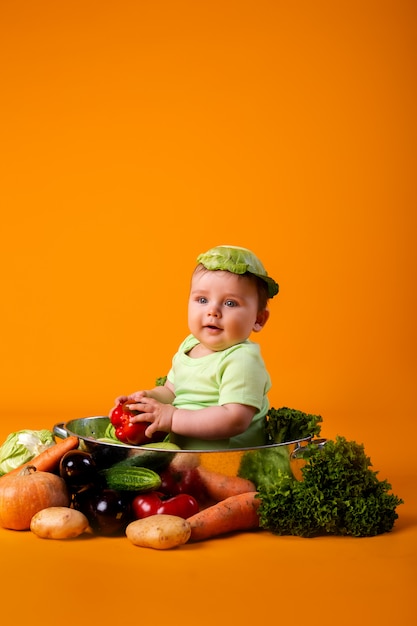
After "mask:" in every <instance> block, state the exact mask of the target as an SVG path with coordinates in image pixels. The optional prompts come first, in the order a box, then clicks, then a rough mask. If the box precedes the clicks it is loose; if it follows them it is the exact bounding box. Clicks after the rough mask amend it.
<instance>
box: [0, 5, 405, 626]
mask: <svg viewBox="0 0 417 626" xmlns="http://www.w3.org/2000/svg"><path fill="white" fill-rule="evenodd" d="M0 28H1V33H0V34H1V36H0V50H1V58H2V63H1V70H0V72H1V85H2V98H1V100H0V111H1V118H2V120H3V125H2V126H3V128H2V149H1V152H0V160H1V164H0V165H1V166H0V203H1V207H2V233H3V236H2V245H1V248H0V255H1V259H0V261H1V268H2V286H1V291H2V305H1V313H0V315H1V317H2V319H1V337H0V344H1V350H2V371H1V391H2V393H1V398H0V439H2V440H4V438H5V437H6V435H7V434H8V433H9V432H11V431H13V430H18V429H21V428H31V427H33V428H38V427H52V426H53V425H54V424H55V423H57V422H61V421H65V420H67V419H70V418H74V417H82V416H87V415H99V414H103V413H106V412H107V411H108V409H109V407H110V406H111V405H112V403H113V399H114V398H115V397H116V396H117V395H119V394H121V393H124V392H130V391H133V390H135V389H138V388H142V387H147V386H149V385H152V384H153V383H154V380H155V378H156V377H158V376H160V375H163V374H164V373H166V371H167V369H168V367H169V365H170V359H171V356H172V354H173V352H174V350H175V349H176V347H177V345H178V344H179V342H180V341H181V339H182V338H183V336H184V334H185V333H186V332H187V328H186V299H187V291H188V283H189V276H190V273H191V271H192V269H193V266H194V260H195V257H196V256H197V254H198V253H199V252H201V251H203V250H205V249H207V248H208V247H210V246H212V245H216V244H219V243H232V244H236V245H243V246H247V247H250V248H252V249H253V250H254V251H255V252H257V253H259V255H260V257H261V258H262V260H263V262H264V263H265V265H266V267H267V269H268V271H269V272H270V273H271V275H272V276H273V277H274V278H275V279H276V280H277V281H278V282H279V283H280V286H281V293H280V295H279V296H278V297H277V298H276V299H274V300H273V301H272V303H271V319H270V321H269V322H268V324H267V326H266V328H265V329H264V330H263V331H262V333H260V334H259V335H257V336H256V339H257V340H258V341H259V342H260V344H261V346H262V351H263V354H264V357H265V360H266V362H267V365H268V368H269V370H270V373H271V376H272V380H273V388H272V390H271V394H270V399H271V404H272V405H273V406H275V407H279V406H291V407H294V408H299V409H301V410H305V411H308V412H313V413H320V414H321V415H322V416H323V420H324V421H323V433H322V434H323V435H324V436H326V437H330V438H331V437H334V436H335V435H336V434H340V435H343V436H346V437H347V438H348V439H354V440H356V441H358V442H361V443H364V444H365V449H366V451H367V453H368V454H369V456H370V457H371V459H372V461H373V465H374V467H375V469H377V470H378V471H379V472H380V476H381V478H388V479H389V481H390V482H391V484H392V486H393V490H394V491H395V493H396V494H397V495H399V496H400V497H402V498H403V499H404V500H405V504H404V505H402V506H401V507H400V508H399V510H398V513H399V515H400V518H399V520H398V521H397V524H396V525H395V528H394V531H393V532H392V533H389V534H387V535H384V536H380V537H376V538H372V539H360V540H348V539H336V538H323V539H313V540H303V539H299V538H291V537H287V538H278V537H273V536H271V535H269V534H268V533H256V534H253V535H251V534H244V535H238V536H235V537H228V538H224V539H221V540H220V539H219V540H216V541H212V542H206V543H204V544H201V545H196V546H186V547H184V548H183V549H181V550H178V551H172V552H169V553H167V552H162V553H160V552H157V551H147V550H140V549H136V548H133V546H131V545H130V544H129V543H128V542H127V540H124V539H123V538H118V539H113V540H110V539H104V538H94V540H90V539H89V540H77V541H73V542H69V543H66V542H52V541H49V542H48V541H45V540H38V539H37V538H35V537H34V536H32V535H31V534H30V533H14V532H12V531H4V530H3V531H0V552H1V560H2V568H1V574H0V580H1V587H0V588H1V594H2V598H3V602H5V603H7V604H8V606H12V607H14V609H13V610H14V611H15V615H16V618H17V617H19V619H20V620H21V621H22V623H24V622H26V623H30V624H32V625H33V626H38V624H39V625H40V624H45V623H51V624H52V623H55V622H56V619H58V618H59V621H60V623H61V624H62V625H65V624H67V623H68V624H69V623H73V621H74V620H76V621H77V623H78V624H81V625H82V624H84V623H85V624H91V623H92V622H93V621H94V622H95V623H100V621H102V620H104V619H105V620H106V622H107V621H111V620H117V621H118V622H119V621H121V620H125V621H127V620H131V619H134V620H135V621H136V622H138V623H139V622H140V623H145V621H146V620H149V621H151V620H152V622H155V620H158V623H164V622H165V621H166V622H167V623H171V624H181V625H182V626H186V625H187V624H194V623H196V621H197V619H198V621H202V623H204V621H205V620H206V621H211V622H212V621H213V619H215V620H216V622H217V623H219V624H226V623H229V622H230V621H232V620H233V621H236V622H239V621H242V620H243V619H244V620H245V622H246V621H247V622H249V621H255V620H256V622H257V623H258V624H262V623H266V622H268V623H270V622H271V620H274V621H278V620H280V619H283V618H285V619H286V621H288V620H291V622H295V621H300V620H303V621H304V620H305V619H307V616H308V619H309V622H310V624H315V623H317V624H321V625H324V626H325V625H327V624H331V623H332V624H333V623H334V622H337V623H338V624H340V625H342V626H343V625H345V624H346V625H347V624H351V623H352V622H353V621H354V622H355V623H357V624H360V625H361V624H392V623H393V621H394V620H395V622H396V623H401V624H411V623H413V620H414V607H415V596H414V590H415V587H416V582H417V569H416V568H417V559H416V548H415V545H416V542H417V529H416V522H417V504H416V495H415V494H416V489H415V479H416V467H417V465H416V459H415V451H414V448H413V446H414V441H415V437H416V434H417V433H416V407H415V404H416V403H415V400H416V323H415V320H416V313H417V311H416V252H415V233H416V222H417V213H416V200H417V187H416V184H415V166H416V152H415V146H416V115H415V111H416V104H417V102H416V88H415V76H416V44H415V42H416V34H417V33H416V8H415V3H414V2H412V1H411V0H410V1H407V0H397V1H396V2H379V1H376V0H375V1H373V0H369V1H365V2H362V1H361V2H359V1H356V0H354V1H353V2H352V1H351V2H336V3H335V2H331V1H328V2H326V1H324V0H322V1H320V0H319V1H318V2H302V1H301V2H297V3H291V2H290V3H288V2H287V3H286V2H273V1H261V2H258V3H252V2H246V1H239V2H238V1H235V0H231V1H226V2H219V1H217V0H215V1H214V2H192V1H191V0H182V1H178V2H176V1H172V2H167V1H165V0H162V1H160V2H154V3H152V2H145V1H138V2H136V1H133V0H132V1H128V0H121V1H120V2H117V3H113V2H109V1H107V0H104V1H103V0H102V1H101V2H98V1H97V0H85V1H84V2H78V1H75V2H71V3H67V2H52V0H39V1H37V2H25V1H24V0H18V1H11V0H3V2H2V3H1V7H0ZM144 620H145V621H144Z"/></svg>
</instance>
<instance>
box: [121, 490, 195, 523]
mask: <svg viewBox="0 0 417 626" xmlns="http://www.w3.org/2000/svg"><path fill="white" fill-rule="evenodd" d="M199 510H200V507H199V504H198V502H197V500H196V499H195V498H193V496H190V495H188V494H186V493H180V494H178V495H177V496H173V497H172V498H169V497H168V498H167V497H166V496H164V495H163V494H162V493H160V492H158V491H152V492H151V493H141V494H138V495H137V496H135V497H134V499H133V501H132V513H133V515H134V517H135V518H136V519H143V518H144V517H149V516H150V515H176V516H177V517H183V518H184V519H187V518H188V517H191V516H192V515H194V514H195V513H198V511H199Z"/></svg>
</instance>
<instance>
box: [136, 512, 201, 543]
mask: <svg viewBox="0 0 417 626" xmlns="http://www.w3.org/2000/svg"><path fill="white" fill-rule="evenodd" d="M190 535H191V526H190V524H189V522H188V521H187V520H185V519H183V518H182V517H178V516H177V515H162V514H161V515H150V516H149V517H145V518H143V519H139V520H135V521H134V522H130V524H128V526H127V527H126V537H127V538H128V539H129V541H131V542H132V543H133V545H135V546H140V547H142V548H155V549H156V550H167V549H169V548H176V547H178V546H181V545H183V544H184V543H187V541H188V539H189V538H190Z"/></svg>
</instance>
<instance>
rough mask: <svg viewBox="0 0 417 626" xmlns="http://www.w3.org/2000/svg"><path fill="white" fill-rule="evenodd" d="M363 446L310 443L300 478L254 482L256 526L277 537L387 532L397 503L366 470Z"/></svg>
mask: <svg viewBox="0 0 417 626" xmlns="http://www.w3.org/2000/svg"><path fill="white" fill-rule="evenodd" d="M371 465H372V464H371V461H370V459H369V457H367V456H366V454H365V450H364V447H363V446H362V445H360V444H358V443H356V442H354V441H347V440H346V439H345V438H343V437H337V438H336V440H335V441H330V440H329V441H328V442H327V443H326V444H325V445H324V446H323V447H317V446H314V445H311V451H310V453H309V456H308V462H307V463H306V465H305V466H304V467H303V468H302V480H301V481H297V480H295V479H294V478H292V477H291V476H288V475H285V474H280V475H279V476H278V478H277V480H276V481H275V483H274V484H273V485H271V484H270V485H267V486H266V485H262V484H261V485H260V486H259V489H258V491H259V498H260V500H261V502H260V506H259V516H260V527H261V528H264V529H267V530H270V531H271V532H273V533H274V534H277V535H298V536H301V537H314V536H318V535H345V536H348V535H350V536H353V537H371V536H375V535H379V534H382V533H385V532H389V531H390V530H391V529H392V527H393V525H394V522H395V520H396V519H397V518H398V514H397V512H396V508H397V506H399V505H400V504H403V500H402V499H401V498H399V497H398V496H396V495H394V494H392V493H389V492H390V490H391V485H390V484H389V483H388V482H387V481H386V480H382V481H381V480H379V479H378V476H377V472H375V471H373V470H372V469H371V467H370V466H371Z"/></svg>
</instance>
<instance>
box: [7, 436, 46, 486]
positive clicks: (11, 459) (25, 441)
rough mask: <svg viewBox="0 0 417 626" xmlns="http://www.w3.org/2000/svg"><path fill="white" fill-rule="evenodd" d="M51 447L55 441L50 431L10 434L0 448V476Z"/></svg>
mask: <svg viewBox="0 0 417 626" xmlns="http://www.w3.org/2000/svg"><path fill="white" fill-rule="evenodd" d="M53 445H55V439H54V435H53V433H52V432H51V431H50V430H46V429H42V430H28V429H26V430H18V431H17V432H14V433H10V434H9V435H8V436H7V438H6V440H5V441H4V443H3V444H2V446H1V447H0V476H1V475H3V474H7V472H10V471H11V470H13V469H16V467H20V466H21V465H23V463H27V462H28V461H31V460H32V459H33V458H34V457H35V456H37V455H38V454H40V452H43V450H46V448H49V447H50V446H53Z"/></svg>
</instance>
